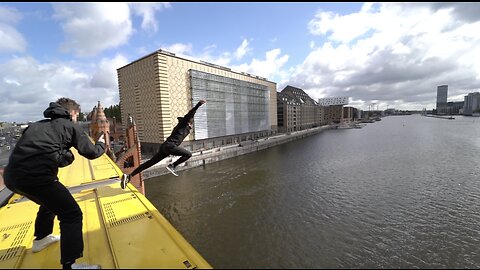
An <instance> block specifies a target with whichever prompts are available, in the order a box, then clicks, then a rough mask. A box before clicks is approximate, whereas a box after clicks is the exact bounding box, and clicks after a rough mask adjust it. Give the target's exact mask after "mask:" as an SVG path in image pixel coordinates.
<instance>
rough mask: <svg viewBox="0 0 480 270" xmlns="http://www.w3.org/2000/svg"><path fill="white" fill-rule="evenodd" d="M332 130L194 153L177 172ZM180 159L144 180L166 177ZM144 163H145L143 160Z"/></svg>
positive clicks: (154, 169) (162, 164)
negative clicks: (172, 165) (167, 168)
mask: <svg viewBox="0 0 480 270" xmlns="http://www.w3.org/2000/svg"><path fill="white" fill-rule="evenodd" d="M330 128H332V127H331V126H322V127H317V128H312V129H307V130H301V131H296V132H291V133H289V134H280V135H276V136H272V137H268V138H262V139H258V140H255V141H244V142H241V143H240V144H234V145H228V146H224V147H218V148H213V149H209V150H205V151H200V152H195V153H192V157H191V158H190V159H189V160H187V162H185V163H184V165H179V166H178V167H177V171H182V170H186V169H190V168H193V167H198V166H203V165H205V164H208V163H213V162H217V161H220V160H224V159H228V158H233V157H236V156H241V155H245V154H248V153H252V152H257V151H260V150H263V149H267V148H269V147H273V146H277V145H279V144H283V143H287V142H291V141H295V140H298V139H301V138H304V137H307V136H311V135H313V134H317V133H319V132H322V131H324V130H326V129H330ZM176 159H178V157H172V156H170V157H168V158H166V159H164V160H162V161H160V162H159V163H157V164H155V165H154V166H152V167H150V168H149V169H147V170H145V171H143V179H144V180H146V179H149V178H153V177H157V176H160V175H164V174H167V173H169V172H168V171H167V170H166V169H165V167H166V166H167V165H168V164H170V163H171V162H172V161H175V160H176ZM142 162H145V160H143V161H142Z"/></svg>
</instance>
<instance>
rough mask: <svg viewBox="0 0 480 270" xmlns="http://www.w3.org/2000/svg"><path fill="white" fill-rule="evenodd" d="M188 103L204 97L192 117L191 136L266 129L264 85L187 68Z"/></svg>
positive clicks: (198, 137)
mask: <svg viewBox="0 0 480 270" xmlns="http://www.w3.org/2000/svg"><path fill="white" fill-rule="evenodd" d="M189 76H190V86H191V89H192V99H193V100H192V103H193V104H192V106H194V105H195V104H196V103H197V102H198V101H199V100H200V99H206V100H207V104H206V105H204V106H205V108H204V109H199V110H198V111H197V113H196V114H195V117H194V123H193V125H194V130H195V140H201V139H207V138H214V137H221V136H228V135H234V134H241V133H249V132H256V131H262V130H269V129H270V123H269V118H268V114H269V108H268V106H269V102H270V93H269V90H268V87H267V86H265V85H261V84H256V83H252V82H248V81H242V80H237V79H233V78H228V77H224V76H219V75H215V74H210V73H206V72H202V71H198V70H194V69H190V70H189Z"/></svg>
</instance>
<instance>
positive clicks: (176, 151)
mask: <svg viewBox="0 0 480 270" xmlns="http://www.w3.org/2000/svg"><path fill="white" fill-rule="evenodd" d="M206 102H207V101H206V100H204V99H202V100H200V101H199V102H198V103H197V105H195V107H193V108H192V109H191V110H190V111H189V112H188V113H187V114H186V115H185V116H184V117H177V119H178V124H177V125H176V126H175V128H173V131H172V133H171V134H170V136H169V137H168V138H167V140H166V141H165V142H163V143H162V145H161V146H160V149H159V151H158V153H157V154H155V155H154V156H153V157H152V158H151V159H149V160H148V161H146V162H145V163H143V164H141V165H140V166H138V167H137V168H136V169H135V170H134V171H133V172H132V173H131V174H123V175H122V179H121V181H120V186H121V187H122V189H125V188H126V187H127V184H128V183H129V182H130V179H131V178H132V177H133V176H135V175H137V174H138V173H140V172H142V171H143V170H145V169H147V168H150V167H151V166H153V165H155V164H157V163H158V162H160V161H161V160H162V159H164V158H166V157H168V156H169V155H174V156H180V158H179V159H177V161H175V162H174V163H172V164H169V165H168V166H167V170H169V171H170V172H171V173H172V174H173V175H175V176H178V174H177V172H176V171H175V168H176V167H177V166H178V165H179V164H181V163H183V162H185V161H187V160H188V159H189V158H190V157H192V153H190V151H188V150H186V149H184V148H182V147H180V144H181V143H182V142H183V140H184V139H185V138H186V137H187V136H188V134H190V130H192V127H193V116H195V113H196V112H197V109H198V108H199V107H200V106H202V104H204V103H206Z"/></svg>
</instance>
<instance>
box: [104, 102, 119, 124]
mask: <svg viewBox="0 0 480 270" xmlns="http://www.w3.org/2000/svg"><path fill="white" fill-rule="evenodd" d="M103 112H104V113H105V116H106V117H108V118H113V117H115V119H116V120H117V121H118V122H122V113H121V111H120V105H118V104H117V105H111V106H110V107H108V108H105V109H104V110H103Z"/></svg>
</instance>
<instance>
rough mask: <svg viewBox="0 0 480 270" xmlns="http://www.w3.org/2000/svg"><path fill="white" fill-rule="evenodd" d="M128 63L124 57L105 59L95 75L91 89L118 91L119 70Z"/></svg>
mask: <svg viewBox="0 0 480 270" xmlns="http://www.w3.org/2000/svg"><path fill="white" fill-rule="evenodd" d="M128 63H129V61H128V60H127V59H126V58H125V57H124V56H123V55H117V56H115V58H113V59H108V58H103V59H102V60H101V61H100V64H99V65H98V67H97V70H96V71H95V72H94V74H93V77H92V80H91V87H92V88H106V89H117V90H118V81H117V69H118V68H121V67H123V66H125V65H127V64H128Z"/></svg>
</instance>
